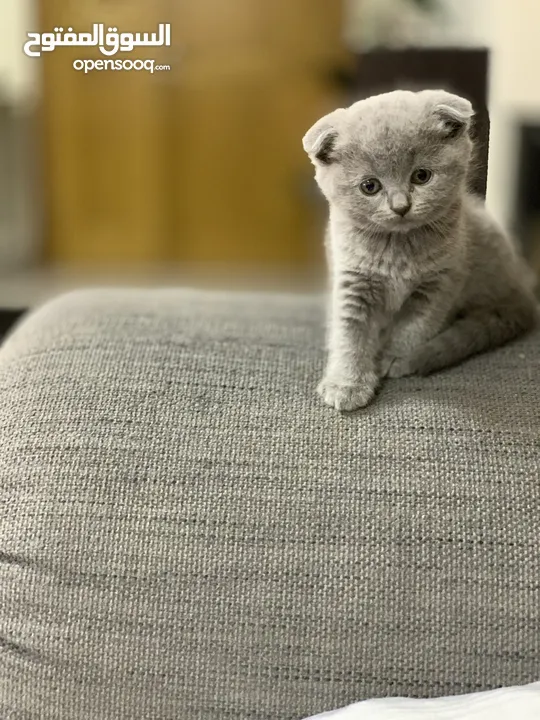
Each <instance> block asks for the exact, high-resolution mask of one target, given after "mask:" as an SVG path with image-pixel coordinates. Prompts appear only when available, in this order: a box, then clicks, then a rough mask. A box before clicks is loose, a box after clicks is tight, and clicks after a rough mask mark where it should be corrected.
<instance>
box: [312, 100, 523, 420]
mask: <svg viewBox="0 0 540 720" xmlns="http://www.w3.org/2000/svg"><path fill="white" fill-rule="evenodd" d="M473 114H474V113H473V109H472V105H471V103H470V102H469V101H468V100H465V99H463V98H461V97H458V96H456V95H452V94H450V93H447V92H445V91H443V90H424V91H422V92H409V91H395V92H391V93H386V94H383V95H378V96H375V97H371V98H368V99H367V100H361V101H360V102H357V103H355V104H354V105H352V106H351V107H349V108H346V109H343V108H342V109H339V110H335V111H334V112H332V113H330V114H329V115H327V116H326V117H323V118H322V119H321V120H319V121H318V122H317V123H315V125H314V126H313V127H312V128H311V129H310V130H309V131H308V133H307V134H306V135H305V137H304V141H303V142H304V149H305V150H306V152H307V153H308V155H309V157H310V159H311V161H312V162H313V164H314V165H315V168H316V173H315V177H316V180H317V183H318V185H319V187H320V188H321V190H322V192H323V194H324V195H325V197H326V199H327V200H328V203H329V207H330V221H329V228H328V233H327V241H326V247H327V254H328V261H329V266H330V275H331V285H332V289H331V297H330V300H331V302H330V317H329V333H328V350H329V353H328V362H327V367H326V371H325V375H324V379H323V380H322V382H321V383H320V385H319V388H318V392H319V394H320V395H321V396H322V398H323V400H324V401H325V402H326V403H327V404H328V405H331V406H333V407H335V408H337V409H338V410H354V409H356V408H359V407H364V406H365V405H367V404H368V403H369V402H370V401H371V400H372V398H373V396H374V394H375V391H376V389H377V386H378V383H379V379H380V378H381V377H393V378H397V377H402V376H405V375H411V374H419V375H425V374H428V373H431V372H435V371H437V370H441V369H443V368H445V367H448V366H450V365H454V364H456V363H459V362H461V361H463V360H465V359H466V358H468V357H470V356H472V355H474V354H476V353H480V352H484V351H486V350H489V349H490V348H494V347H497V346H499V345H502V344H503V343H506V342H508V341H509V340H512V339H513V338H515V337H517V336H518V335H520V334H522V333H524V332H526V331H528V330H529V329H531V328H532V327H533V326H534V325H535V324H536V320H537V304H536V300H535V297H534V281H533V276H532V273H531V271H530V270H529V269H528V268H527V266H526V265H525V264H524V261H523V260H522V259H521V257H520V256H519V254H518V252H517V250H516V249H515V247H514V246H513V244H512V243H511V242H510V240H509V239H508V238H507V237H506V236H505V235H504V234H503V232H502V231H501V230H500V229H499V228H498V226H497V225H496V224H495V222H494V221H493V220H492V219H491V217H490V216H489V215H488V213H487V212H486V209H485V207H484V204H483V202H482V201H481V200H480V199H479V198H476V197H474V196H473V195H471V194H470V193H468V191H467V176H468V172H469V167H470V164H471V155H472V150H473V143H472V141H471V138H470V132H469V130H470V125H471V121H472V117H473Z"/></svg>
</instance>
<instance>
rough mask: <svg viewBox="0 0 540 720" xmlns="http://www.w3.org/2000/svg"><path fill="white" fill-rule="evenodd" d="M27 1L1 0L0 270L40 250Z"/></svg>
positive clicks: (33, 66) (30, 27) (25, 262)
mask: <svg viewBox="0 0 540 720" xmlns="http://www.w3.org/2000/svg"><path fill="white" fill-rule="evenodd" d="M32 10H33V5H32V4H31V2H30V0H1V2H0V158H2V162H1V163H0V274H4V275H5V274H6V273H9V272H11V271H12V270H13V269H15V268H17V267H20V266H25V265H28V264H30V263H32V262H33V260H34V259H35V257H36V255H37V254H38V243H39V241H38V234H39V233H38V226H39V220H38V216H39V211H38V209H37V208H38V205H39V199H38V198H37V196H36V192H35V190H36V186H35V182H34V177H33V176H34V173H35V170H36V153H35V152H33V149H32V148H33V145H32V140H33V133H32V131H31V128H30V122H31V113H32V105H33V103H32V101H33V99H34V97H35V90H36V80H37V77H38V71H39V66H38V65H36V63H35V59H33V58H29V57H27V56H26V55H25V54H24V52H23V45H24V43H25V41H26V34H27V33H28V32H30V31H32V30H33V29H35V24H34V18H33V17H32Z"/></svg>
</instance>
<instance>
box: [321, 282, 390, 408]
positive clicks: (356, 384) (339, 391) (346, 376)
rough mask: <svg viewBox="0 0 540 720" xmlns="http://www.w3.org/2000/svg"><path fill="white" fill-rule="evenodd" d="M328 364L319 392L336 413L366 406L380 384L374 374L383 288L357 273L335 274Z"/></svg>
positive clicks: (375, 373) (381, 320) (380, 283)
mask: <svg viewBox="0 0 540 720" xmlns="http://www.w3.org/2000/svg"><path fill="white" fill-rule="evenodd" d="M333 285H334V286H333V289H332V298H331V312H330V327H329V334H328V350H329V352H328V362H327V366H326V370H325V375H324V378H323V380H322V381H321V383H320V384H319V387H318V389H317V390H318V393H319V395H320V396H321V397H322V398H323V400H324V402H325V403H326V404H327V405H330V406H332V407H335V408H336V409H337V410H356V409H357V408H359V407H364V406H365V405H367V404H368V403H369V402H370V401H371V400H372V398H373V396H374V395H375V391H376V389H377V385H378V382H379V378H378V374H377V372H376V361H377V354H378V351H379V337H380V328H381V325H382V323H383V313H382V308H383V307H384V287H383V285H382V282H381V281H380V280H378V279H377V278H373V277H368V276H367V275H364V274H363V273H360V272H357V271H345V272H341V273H339V274H338V276H337V277H336V278H335V280H334V283H333Z"/></svg>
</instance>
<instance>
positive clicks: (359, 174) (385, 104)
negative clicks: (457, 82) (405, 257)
mask: <svg viewBox="0 0 540 720" xmlns="http://www.w3.org/2000/svg"><path fill="white" fill-rule="evenodd" d="M473 114H474V113H473V109H472V105H471V103H470V102H469V101H468V100H465V99H464V98H461V97H458V96H457V95H452V94H450V93H447V92H445V91H444V90H423V91H422V92H409V91H404V90H397V91H395V92H390V93H385V94H384V95H376V96H374V97H371V98H368V99H366V100H361V101H360V102H357V103H355V104H354V105H352V106H351V107H349V108H346V109H339V110H335V111H334V112H332V113H330V115H326V116H325V117H323V118H321V120H319V121H318V122H317V123H315V125H314V126H313V127H312V128H311V129H310V130H309V131H308V132H307V134H306V135H305V137H304V149H305V151H306V152H307V153H308V155H309V156H310V158H311V160H312V162H313V164H314V165H315V168H316V173H315V177H316V179H317V183H318V185H319V187H320V188H321V190H322V192H323V193H324V195H325V196H326V198H327V200H328V202H329V203H330V204H331V205H333V206H335V207H336V208H338V209H339V210H340V211H341V212H342V213H344V214H345V215H347V216H348V217H349V218H350V219H351V220H352V221H353V222H354V223H355V224H356V225H357V226H360V227H362V228H364V229H365V230H368V231H373V232H408V231H409V230H411V229H413V228H415V227H420V226H422V225H426V224H427V223H432V222H434V221H436V220H437V219H439V218H440V217H442V216H443V215H444V214H445V212H446V211H447V210H448V208H449V207H451V206H452V203H453V201H454V200H455V199H456V198H457V196H458V195H459V194H461V193H462V192H463V188H464V184H465V182H466V177H467V173H468V169H469V164H470V160H471V152H472V141H471V138H470V134H469V128H470V124H471V120H472V117H473Z"/></svg>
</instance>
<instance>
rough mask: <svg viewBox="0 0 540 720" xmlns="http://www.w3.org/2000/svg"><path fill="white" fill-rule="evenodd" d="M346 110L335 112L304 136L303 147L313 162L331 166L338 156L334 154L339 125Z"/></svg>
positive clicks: (326, 116)
mask: <svg viewBox="0 0 540 720" xmlns="http://www.w3.org/2000/svg"><path fill="white" fill-rule="evenodd" d="M343 112H344V110H343V109H342V108H340V109H339V110H334V112H331V113H330V114H329V115H325V116H324V117H323V118H321V119H320V120H317V122H316V123H315V125H313V127H312V128H310V129H309V130H308V131H307V133H306V134H305V135H304V139H303V141H302V142H303V145H304V150H305V151H306V152H307V154H308V155H309V157H310V158H311V160H312V161H315V160H317V161H318V162H320V163H322V164H323V165H331V164H332V163H333V162H334V160H336V156H335V154H334V152H333V151H334V150H335V145H336V140H337V138H338V133H339V130H338V124H339V120H340V116H341V115H342V114H343Z"/></svg>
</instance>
